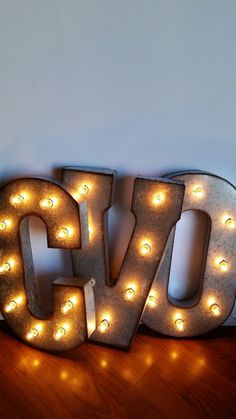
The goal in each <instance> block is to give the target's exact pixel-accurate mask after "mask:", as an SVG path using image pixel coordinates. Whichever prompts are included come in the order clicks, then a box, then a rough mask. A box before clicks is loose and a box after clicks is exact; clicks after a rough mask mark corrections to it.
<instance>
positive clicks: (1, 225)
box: [0, 221, 7, 230]
mask: <svg viewBox="0 0 236 419" xmlns="http://www.w3.org/2000/svg"><path fill="white" fill-rule="evenodd" d="M6 228H7V224H6V222H5V221H1V222H0V230H6Z"/></svg>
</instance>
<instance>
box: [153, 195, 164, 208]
mask: <svg viewBox="0 0 236 419" xmlns="http://www.w3.org/2000/svg"><path fill="white" fill-rule="evenodd" d="M164 200H165V195H164V194H163V193H162V192H158V193H156V194H154V195H153V198H152V203H153V204H154V205H160V204H162V202H164Z"/></svg>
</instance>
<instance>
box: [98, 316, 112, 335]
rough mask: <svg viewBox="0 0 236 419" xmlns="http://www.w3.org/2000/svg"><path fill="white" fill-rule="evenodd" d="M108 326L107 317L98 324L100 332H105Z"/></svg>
mask: <svg viewBox="0 0 236 419" xmlns="http://www.w3.org/2000/svg"><path fill="white" fill-rule="evenodd" d="M109 326H110V324H109V321H108V320H107V319H103V320H102V321H101V323H100V326H99V330H100V332H101V333H105V332H106V331H107V329H108V327H109Z"/></svg>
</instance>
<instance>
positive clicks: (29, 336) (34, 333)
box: [26, 328, 39, 340]
mask: <svg viewBox="0 0 236 419" xmlns="http://www.w3.org/2000/svg"><path fill="white" fill-rule="evenodd" d="M38 335H39V332H38V330H37V329H36V328H33V329H31V330H30V331H29V332H28V333H27V336H26V338H27V339H28V340H32V339H34V338H36V337H37V336H38Z"/></svg>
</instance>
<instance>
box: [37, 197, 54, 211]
mask: <svg viewBox="0 0 236 419" xmlns="http://www.w3.org/2000/svg"><path fill="white" fill-rule="evenodd" d="M56 203H57V199H56V198H46V199H42V200H41V201H40V207H41V208H43V209H48V208H53V207H55V206H56Z"/></svg>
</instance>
